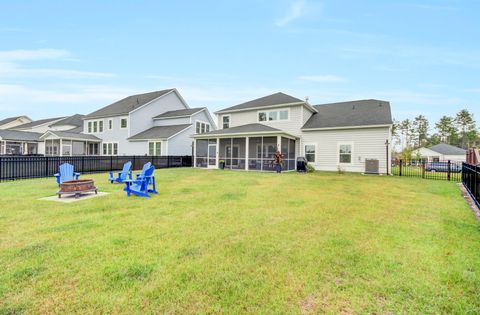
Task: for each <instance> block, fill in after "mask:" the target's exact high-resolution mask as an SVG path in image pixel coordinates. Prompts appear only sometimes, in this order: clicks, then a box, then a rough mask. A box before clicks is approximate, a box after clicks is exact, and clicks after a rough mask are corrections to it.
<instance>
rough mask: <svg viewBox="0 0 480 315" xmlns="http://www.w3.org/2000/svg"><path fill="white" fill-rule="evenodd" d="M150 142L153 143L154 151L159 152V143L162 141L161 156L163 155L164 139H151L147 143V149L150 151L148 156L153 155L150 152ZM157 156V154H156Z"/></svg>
mask: <svg viewBox="0 0 480 315" xmlns="http://www.w3.org/2000/svg"><path fill="white" fill-rule="evenodd" d="M150 143H153V151H154V152H157V145H156V144H157V143H160V156H163V155H164V154H163V141H162V140H149V141H148V143H147V151H148V156H152V155H151V154H150ZM155 156H157V155H155Z"/></svg>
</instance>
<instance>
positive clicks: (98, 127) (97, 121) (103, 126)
mask: <svg viewBox="0 0 480 315" xmlns="http://www.w3.org/2000/svg"><path fill="white" fill-rule="evenodd" d="M100 121H102V122H103V123H102V131H101V132H100ZM95 122H96V123H97V131H96V132H95V131H94V130H93V124H94V123H95ZM90 123H91V124H92V130H91V131H90V132H89V131H88V124H90ZM104 132H105V120H104V119H93V120H89V121H88V122H87V132H86V133H87V134H102V133H104Z"/></svg>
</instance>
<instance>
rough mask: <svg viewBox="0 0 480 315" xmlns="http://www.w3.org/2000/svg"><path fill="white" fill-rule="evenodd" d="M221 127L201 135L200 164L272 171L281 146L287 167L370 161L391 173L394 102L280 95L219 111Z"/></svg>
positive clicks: (358, 168)
mask: <svg viewBox="0 0 480 315" xmlns="http://www.w3.org/2000/svg"><path fill="white" fill-rule="evenodd" d="M216 114H217V117H218V125H219V129H218V130H215V131H211V132H208V133H205V134H196V135H194V136H193V138H194V139H195V150H194V165H195V167H206V168H217V167H218V165H219V161H224V162H225V167H226V168H229V169H242V170H258V171H272V170H274V163H273V160H274V159H273V156H274V153H275V152H276V151H277V150H279V151H280V152H281V153H282V155H283V157H284V164H283V168H284V169H286V170H294V169H295V168H296V158H297V157H299V156H304V157H306V159H307V160H308V161H309V163H311V164H312V165H313V166H314V167H315V168H316V169H317V170H327V171H335V170H338V169H339V168H341V169H343V170H345V171H352V172H364V171H365V165H366V162H367V160H368V161H369V163H373V165H378V169H377V171H378V172H379V173H385V172H387V168H388V167H387V165H388V161H389V160H390V156H389V151H390V150H389V148H388V143H390V142H391V127H392V117H391V112H390V104H389V103H388V102H385V101H379V100H359V101H350V102H342V103H333V104H323V105H314V106H312V105H310V104H309V103H308V102H307V101H304V100H301V99H298V98H295V97H293V96H290V95H287V94H284V93H276V94H273V95H269V96H265V97H261V98H258V99H255V100H252V101H249V102H246V103H242V104H239V105H235V106H232V107H229V108H226V109H223V110H220V111H218V112H216Z"/></svg>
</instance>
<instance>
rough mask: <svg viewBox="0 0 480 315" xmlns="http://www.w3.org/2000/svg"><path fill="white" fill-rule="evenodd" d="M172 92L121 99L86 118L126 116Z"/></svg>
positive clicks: (150, 93) (158, 92)
mask: <svg viewBox="0 0 480 315" xmlns="http://www.w3.org/2000/svg"><path fill="white" fill-rule="evenodd" d="M171 91H173V89H167V90H162V91H156V92H149V93H143V94H136V95H131V96H127V97H125V98H124V99H121V100H119V101H117V102H115V103H113V104H110V105H108V106H105V107H103V108H101V109H99V110H97V111H94V112H93V113H90V114H88V115H86V116H85V117H84V118H86V119H90V118H97V117H109V116H119V115H126V114H128V113H130V112H131V111H132V110H135V109H137V108H139V107H140V106H143V105H145V104H147V103H149V102H151V101H153V100H154V99H156V98H158V97H160V96H162V95H165V94H167V93H169V92H171Z"/></svg>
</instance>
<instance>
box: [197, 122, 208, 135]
mask: <svg viewBox="0 0 480 315" xmlns="http://www.w3.org/2000/svg"><path fill="white" fill-rule="evenodd" d="M209 131H210V124H208V123H205V122H201V121H197V122H196V123H195V132H196V133H205V132H209Z"/></svg>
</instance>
